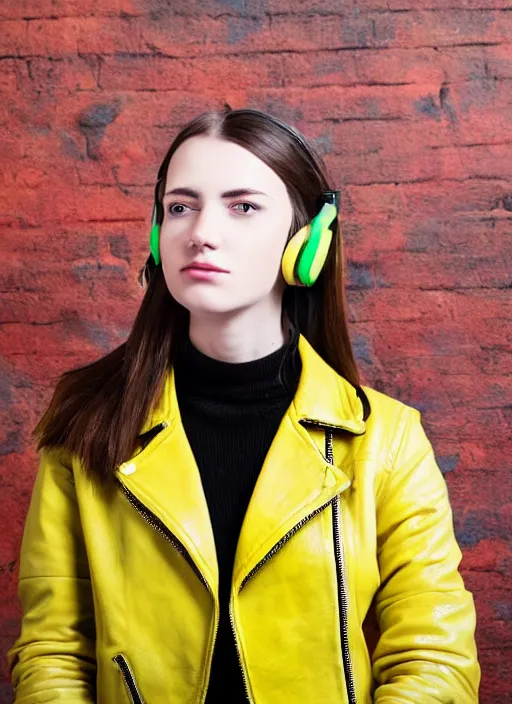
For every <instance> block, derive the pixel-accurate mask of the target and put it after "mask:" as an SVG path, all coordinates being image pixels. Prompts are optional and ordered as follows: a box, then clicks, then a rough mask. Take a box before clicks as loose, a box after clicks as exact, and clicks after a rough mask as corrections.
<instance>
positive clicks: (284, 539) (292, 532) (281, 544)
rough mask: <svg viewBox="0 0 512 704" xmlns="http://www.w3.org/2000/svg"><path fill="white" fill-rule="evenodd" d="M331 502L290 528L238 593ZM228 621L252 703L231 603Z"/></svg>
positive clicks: (249, 699) (243, 582)
mask: <svg viewBox="0 0 512 704" xmlns="http://www.w3.org/2000/svg"><path fill="white" fill-rule="evenodd" d="M332 502H333V499H329V501H327V502H326V503H325V504H323V505H322V506H320V507H319V508H317V509H315V510H314V511H313V512H312V513H310V514H308V515H307V516H305V517H304V518H302V519H301V520H300V521H299V522H298V523H297V524H296V525H294V526H293V528H291V529H290V530H289V531H288V533H286V535H284V536H283V537H282V538H281V540H279V541H278V542H277V543H276V544H275V545H274V547H273V548H271V549H270V550H269V551H268V552H267V554H266V555H265V556H264V557H263V558H262V559H261V560H260V561H259V562H258V564H257V565H255V566H254V567H253V568H252V570H251V571H250V572H249V573H248V574H247V575H246V576H245V577H244V579H243V580H242V583H241V585H240V588H239V590H238V591H239V592H240V591H242V589H243V588H244V587H245V585H246V584H247V582H248V581H249V580H250V579H252V577H254V575H255V574H256V573H257V572H259V570H260V569H261V568H262V567H263V566H264V565H265V564H266V563H267V562H268V561H269V560H270V559H271V558H273V557H274V555H275V554H276V553H277V552H279V550H281V548H282V547H284V546H285V545H286V543H287V542H288V541H289V540H290V538H292V537H293V536H294V535H295V533H297V531H299V530H300V529H301V528H302V527H303V526H304V525H305V524H306V523H309V521H310V520H311V519H312V518H314V517H315V516H316V515H318V514H319V513H321V512H322V511H324V510H325V509H326V508H327V506H329V504H331V503H332ZM229 620H230V622H231V630H232V631H233V637H234V639H235V648H236V654H237V656H238V664H239V665H240V669H241V671H242V679H243V681H244V686H245V693H246V696H247V699H248V701H249V702H252V699H251V697H250V695H249V686H248V683H247V678H246V675H245V670H244V668H243V665H242V657H241V655H240V648H239V646H238V638H237V636H236V630H235V621H234V618H233V611H232V608H231V603H230V604H229Z"/></svg>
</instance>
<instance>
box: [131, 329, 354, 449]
mask: <svg viewBox="0 0 512 704" xmlns="http://www.w3.org/2000/svg"><path fill="white" fill-rule="evenodd" d="M299 354H300V358H301V362H302V373H301V376H300V380H299V385H298V388H297V391H296V394H295V397H294V399H293V406H294V409H295V413H296V415H297V418H298V420H299V422H300V423H302V424H303V425H305V426H307V425H311V426H317V427H324V428H331V429H333V430H346V431H348V432H350V433H352V434H354V435H363V434H364V433H365V430H366V424H365V420H364V418H365V408H364V404H363V401H362V399H361V395H360V394H358V391H357V389H356V388H355V387H354V386H352V384H350V383H349V382H348V381H347V380H346V379H344V378H343V377H341V376H340V375H339V374H337V372H335V371H334V369H332V368H331V367H330V366H329V365H328V364H327V363H326V362H325V361H324V360H323V359H322V358H321V357H320V355H319V354H318V353H317V352H316V351H315V350H314V349H313V347H312V346H311V345H310V343H309V342H308V341H307V340H306V338H305V337H304V336H303V335H300V336H299ZM363 397H364V392H363ZM177 415H178V409H177V404H176V396H175V390H174V379H173V371H172V368H171V367H169V370H168V372H167V374H166V376H165V380H164V386H163V392H162V393H161V394H160V396H159V399H158V401H157V403H156V404H155V405H154V407H153V409H152V411H151V412H150V413H149V414H148V417H147V419H146V422H145V423H144V425H143V427H142V429H141V432H140V435H144V434H145V433H147V432H149V431H151V430H152V429H154V428H155V427H156V426H159V425H161V424H166V425H169V424H171V423H172V422H173V421H174V420H175V418H176V416H177ZM140 435H139V437H140Z"/></svg>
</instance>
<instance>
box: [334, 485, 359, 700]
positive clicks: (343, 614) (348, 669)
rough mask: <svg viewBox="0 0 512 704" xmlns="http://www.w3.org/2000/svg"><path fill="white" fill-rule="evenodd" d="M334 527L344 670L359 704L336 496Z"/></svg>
mask: <svg viewBox="0 0 512 704" xmlns="http://www.w3.org/2000/svg"><path fill="white" fill-rule="evenodd" d="M332 525H333V534H334V552H335V555H336V574H337V578H338V606H339V611H340V636H341V654H342V660H343V670H344V673H345V682H346V685H347V695H348V704H357V697H356V688H355V684H354V670H353V668H352V660H351V657H350V648H349V642H348V597H347V589H346V586H345V585H346V580H345V565H344V559H343V539H342V535H341V527H340V497H339V496H336V497H335V498H334V500H333V502H332Z"/></svg>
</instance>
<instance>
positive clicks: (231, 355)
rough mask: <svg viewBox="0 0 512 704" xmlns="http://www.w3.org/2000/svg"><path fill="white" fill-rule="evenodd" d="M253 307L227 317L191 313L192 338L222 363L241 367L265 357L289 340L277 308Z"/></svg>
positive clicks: (190, 333) (193, 341)
mask: <svg viewBox="0 0 512 704" xmlns="http://www.w3.org/2000/svg"><path fill="white" fill-rule="evenodd" d="M261 308H262V309H260V310H258V311H255V310H254V308H253V307H251V308H250V309H244V310H239V311H235V312H233V311H230V312H229V313H228V314H225V315H223V314H219V313H216V314H208V315H194V314H193V313H191V314H190V328H189V337H190V340H191V342H192V344H193V345H194V347H196V348H197V349H198V350H199V351H200V352H202V353H203V354H205V355H207V356H208V357H211V358H212V359H217V360H219V361H221V362H230V363H232V364H238V363H243V362H252V361H254V360H255V359H260V358H261V357H266V356H267V355H269V354H271V353H272V352H274V351H275V350H277V349H279V348H280V347H282V346H283V345H284V344H285V342H286V341H287V339H288V337H289V333H288V325H286V323H285V324H284V325H283V321H282V314H281V301H279V305H278V306H272V305H271V306H270V308H271V310H269V306H268V305H266V306H264V308H265V309H264V310H263V306H261Z"/></svg>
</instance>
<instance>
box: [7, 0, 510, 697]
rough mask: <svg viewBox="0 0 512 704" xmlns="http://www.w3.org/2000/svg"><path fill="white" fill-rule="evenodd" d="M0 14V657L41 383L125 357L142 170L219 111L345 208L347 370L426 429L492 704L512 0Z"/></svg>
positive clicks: (506, 333)
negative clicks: (301, 157)
mask: <svg viewBox="0 0 512 704" xmlns="http://www.w3.org/2000/svg"><path fill="white" fill-rule="evenodd" d="M0 18H1V23H0V51H1V55H2V57H3V58H2V61H0V84H1V86H2V94H3V98H2V100H1V102H0V114H1V118H0V125H1V126H0V130H1V132H0V140H1V141H0V143H1V146H2V148H1V154H2V162H1V183H2V192H3V195H5V196H6V199H5V201H6V202H5V207H4V208H3V212H2V215H1V218H2V224H3V231H2V240H1V245H0V246H1V248H2V251H1V257H2V266H1V270H0V279H1V292H2V302H1V315H0V320H1V328H0V332H1V335H0V344H1V357H0V365H1V367H0V386H1V392H2V401H3V410H2V423H1V427H0V436H1V437H2V448H3V449H2V454H3V456H4V457H3V459H4V463H3V466H2V474H1V487H2V501H1V503H0V512H1V513H0V534H1V536H2V539H1V551H0V633H1V636H0V645H1V647H2V649H3V650H5V649H7V647H8V646H9V645H10V643H11V642H12V640H13V639H14V637H15V635H16V633H17V629H18V607H17V603H16V597H15V584H16V570H17V556H18V551H19V542H20V535H21V530H22V526H23V522H24V516H25V512H26V508H27V502H28V499H29V495H30V491H31V487H32V482H33V478H34V473H35V470H36V457H35V453H34V449H33V446H32V441H31V439H30V430H31V429H32V428H33V426H34V425H35V422H36V421H37V419H38V417H39V415H40V413H41V412H42V410H43V408H44V405H45V403H46V402H47V401H48V398H49V391H50V388H51V386H52V384H53V383H54V379H55V377H56V376H57V375H58V374H59V373H60V372H62V371H63V370H65V369H67V368H70V367H71V366H76V365H79V364H83V363H85V362H86V361H90V360H92V359H94V358H96V357H97V356H99V355H102V354H103V353H105V352H107V351H108V350H110V349H111V348H112V347H113V346H114V345H117V344H119V343H120V342H121V341H122V340H124V339H125V337H126V335H127V333H128V330H129V328H130V325H131V323H132V320H133V317H134V314H135V311H136V310H137V307H138V304H139V301H140V297H141V293H140V289H139V288H138V286H137V284H136V273H137V271H138V268H139V267H140V266H141V264H142V262H143V260H144V258H145V255H146V248H147V245H146V241H147V231H148V220H149V210H150V207H151V197H152V187H153V180H154V178H155V174H156V168H157V166H158V164H159V162H160V160H161V158H162V157H163V154H164V153H165V151H166V149H167V146H168V143H169V141H170V140H171V138H172V136H173V135H174V134H175V132H176V130H177V128H178V127H179V126H181V125H182V124H183V122H184V121H186V120H188V119H189V118H191V117H192V116H194V115H195V114H197V113H198V112H199V111H202V110H203V109H206V108H209V107H212V106H220V105H222V104H223V103H224V102H228V103H230V104H231V105H232V106H233V107H242V106H251V107H257V108H260V109H263V110H267V111H269V112H271V113H273V114H275V115H277V116H278V117H281V118H283V119H285V120H287V121H289V122H291V123H293V124H295V125H297V126H298V127H299V128H300V129H302V130H303V131H304V132H305V133H306V134H307V135H308V136H309V137H310V138H312V139H313V141H314V142H315V144H316V145H317V146H318V148H319V149H320V150H321V152H322V153H323V154H324V155H325V157H326V160H327V162H328V165H329V167H330V168H331V170H332V172H333V174H334V176H335V178H336V181H337V183H338V184H339V185H340V186H342V188H343V192H344V201H343V221H344V238H345V243H346V251H347V257H348V260H349V281H348V285H349V297H350V306H351V318H352V323H353V335H354V344H355V348H356V350H357V355H358V358H359V361H360V365H361V369H362V371H363V374H364V378H365V381H366V383H368V384H370V385H373V386H375V387H377V388H379V389H380V390H383V391H385V392H386V393H388V394H390V395H393V396H396V397H398V398H400V399H402V400H403V401H405V402H407V403H409V404H412V405H413V406H415V407H417V408H419V409H420V410H421V411H422V412H423V420H424V423H425V426H426V428H427V432H428V433H429V436H430V438H431V439H432V442H433V444H434V448H435V450H436V453H437V457H438V460H439V463H440V466H441V467H442V469H443V471H444V472H445V474H446V479H447V482H448V485H449V490H450V495H451V499H452V504H453V508H454V515H455V524H456V530H457V535H458V538H459V541H460V544H461V547H462V549H463V552H464V562H463V567H464V576H465V579H466V582H467V585H468V587H469V588H470V589H471V590H472V591H473V592H474V594H475V598H476V602H477V608H478V613H479V628H478V641H479V647H480V657H481V662H482V666H483V683H482V694H481V702H482V704H494V702H497V701H499V702H500V703H501V704H505V702H512V694H511V691H512V684H511V681H512V666H511V663H512V623H511V622H512V603H511V598H510V584H511V581H510V580H511V576H512V559H511V552H510V542H509V541H510V534H511V532H512V503H511V499H510V497H511V495H512V481H511V472H510V470H511V469H512V461H511V454H512V453H511V448H510V444H508V447H507V444H506V443H507V437H508V441H509V442H510V421H511V415H510V408H511V397H512V393H511V391H512V376H511V370H512V359H511V352H512V339H511V326H510V323H511V318H512V303H511V297H510V286H511V271H512V245H511V232H512V222H511V220H512V97H511V96H512V0H361V2H356V0H325V1H322V0H316V1H315V0H310V1H309V2H304V1H303V0H293V1H292V0H261V2H259V1H258V0H245V2H244V0H224V1H221V0H205V1H204V2H198V1H197V0H187V1H186V2H185V1H184V0H172V1H171V0H80V1H79V0H60V1H59V0H32V1H31V2H28V0H16V2H11V1H10V0H2V1H1V2H0ZM2 657H3V655H2ZM1 668H2V670H1V671H2V672H3V680H2V681H3V684H2V685H0V702H2V704H4V703H5V702H8V701H11V694H10V690H9V686H8V684H7V683H6V678H7V673H6V669H5V663H4V662H2V665H1Z"/></svg>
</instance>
